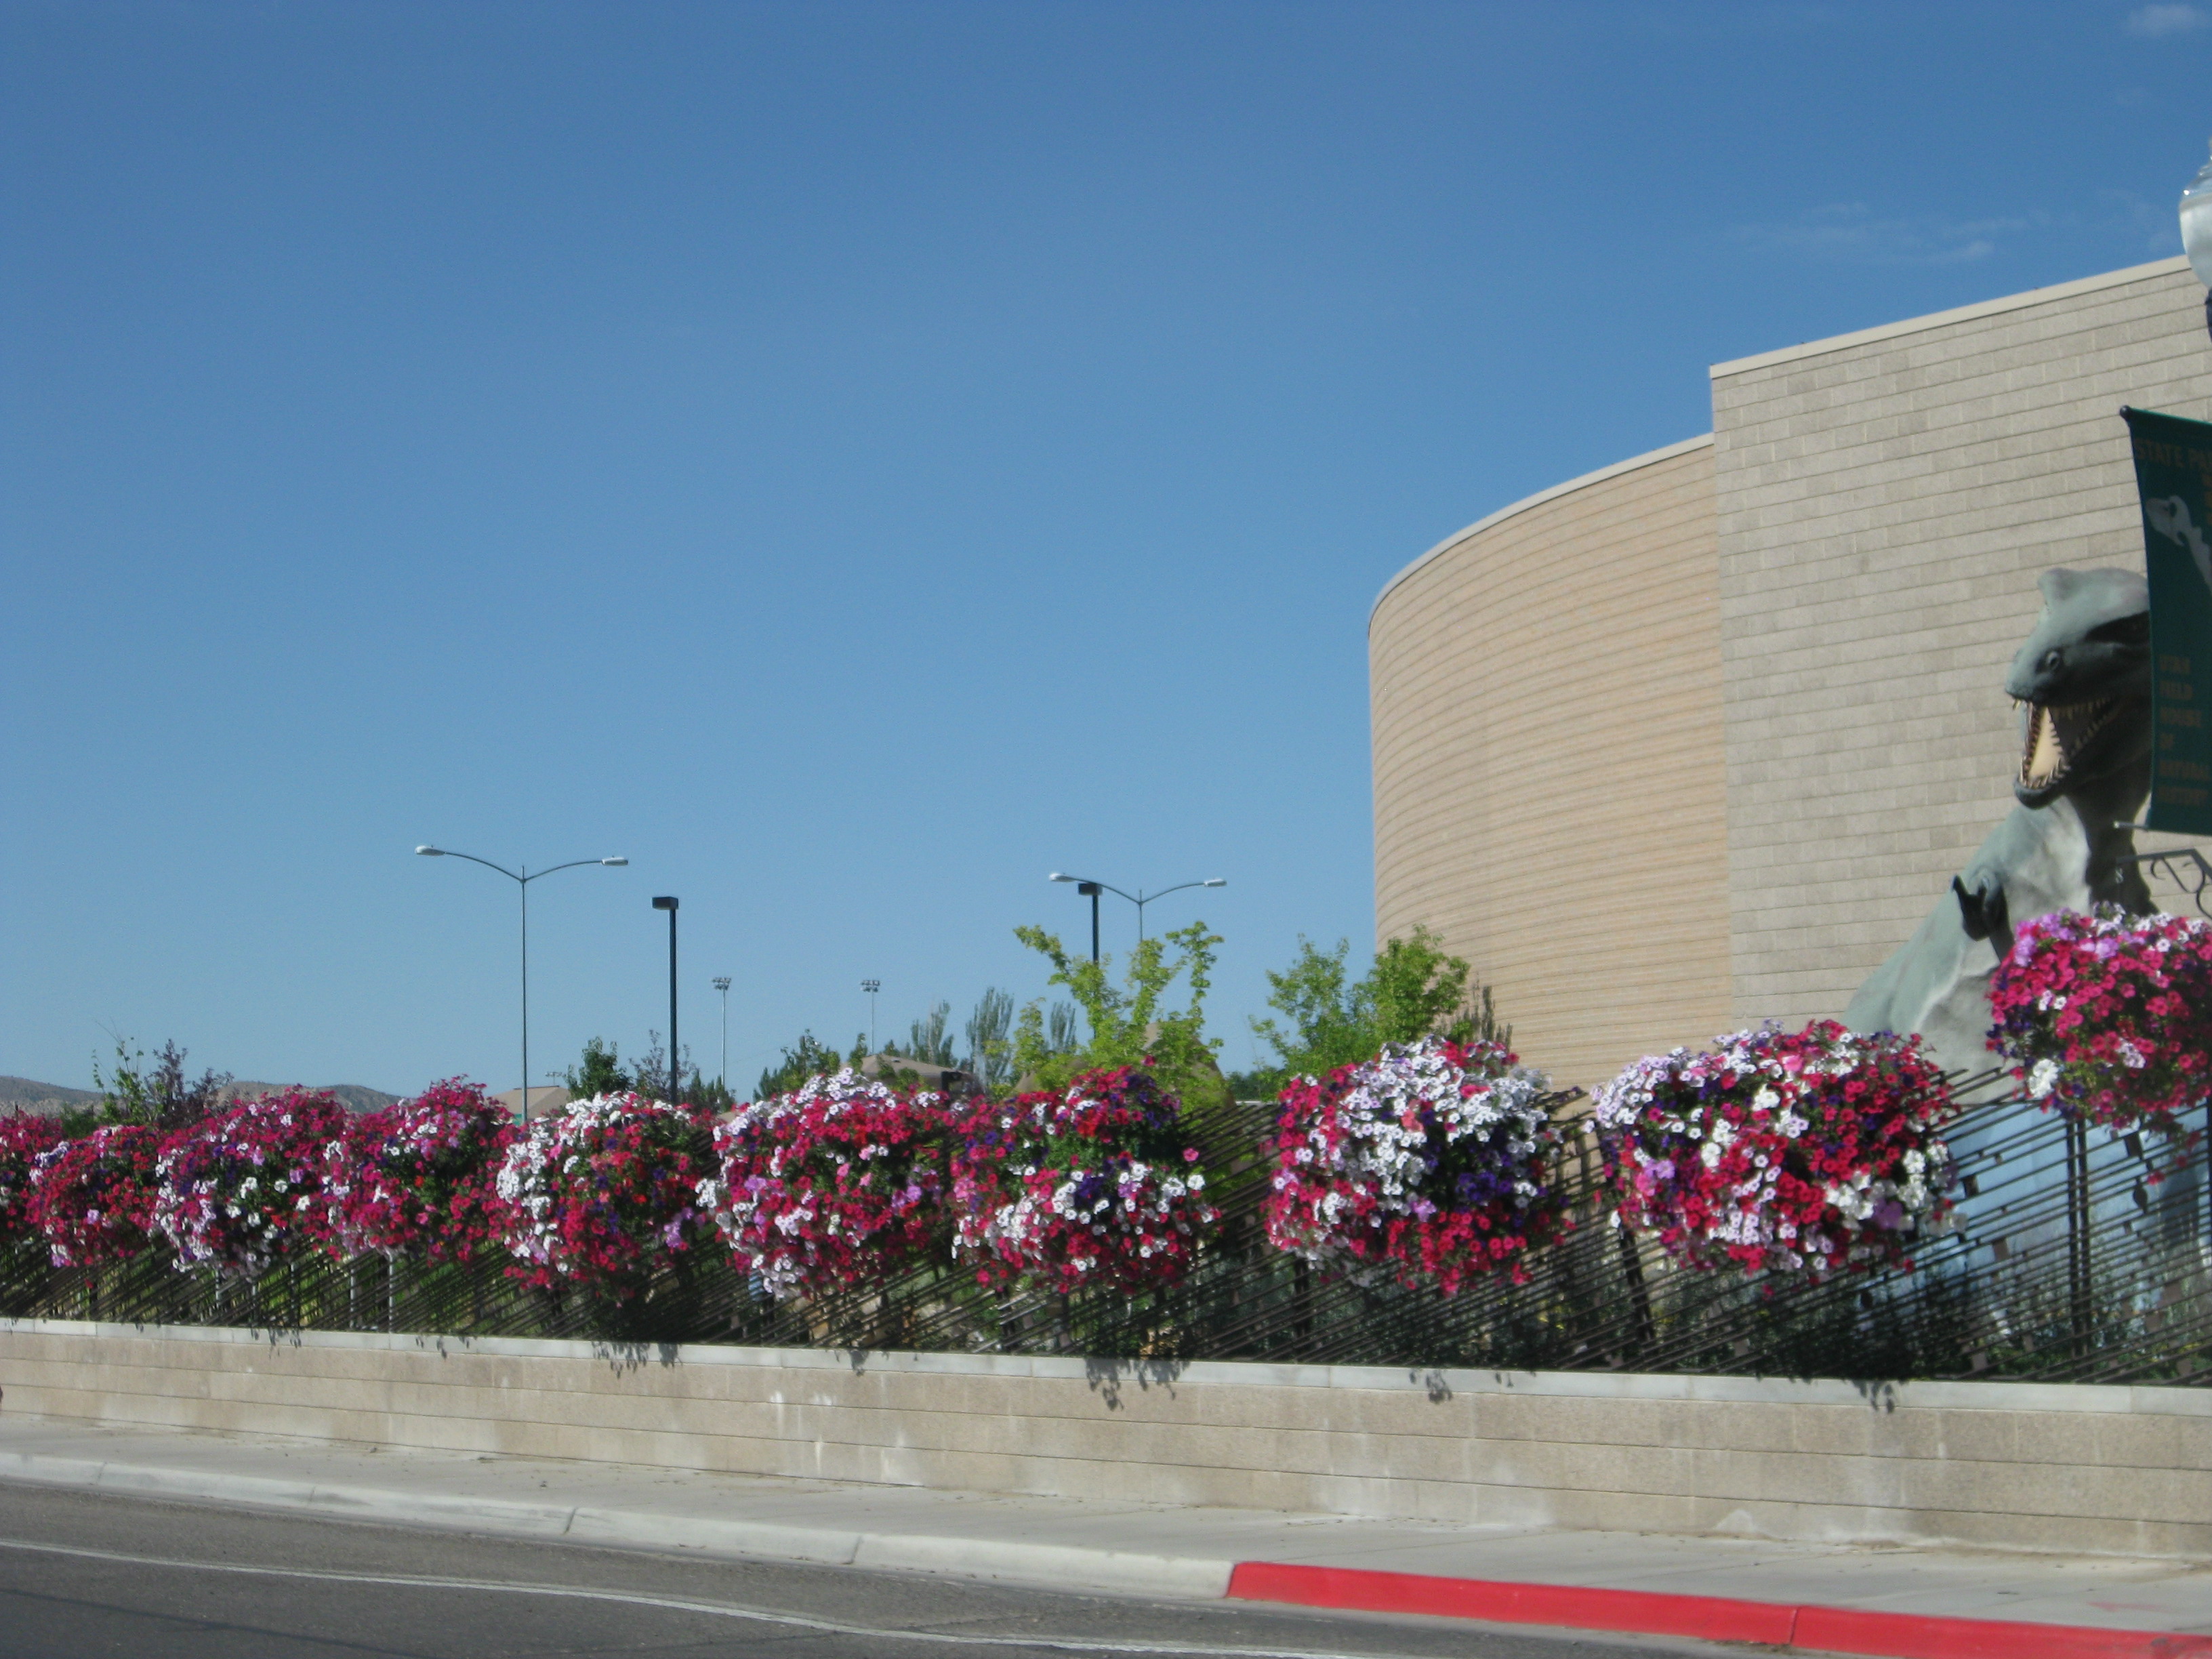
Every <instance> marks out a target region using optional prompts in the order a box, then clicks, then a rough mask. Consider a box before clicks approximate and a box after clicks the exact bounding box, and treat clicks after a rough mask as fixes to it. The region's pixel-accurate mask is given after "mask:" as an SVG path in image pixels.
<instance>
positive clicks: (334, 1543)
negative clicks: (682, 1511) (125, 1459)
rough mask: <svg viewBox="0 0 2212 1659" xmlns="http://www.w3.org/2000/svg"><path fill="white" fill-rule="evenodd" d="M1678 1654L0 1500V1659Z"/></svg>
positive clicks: (1603, 1658)
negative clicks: (117, 1658) (115, 1658)
mask: <svg viewBox="0 0 2212 1659" xmlns="http://www.w3.org/2000/svg"><path fill="white" fill-rule="evenodd" d="M1717 1651H1719V1650H1717V1649H1713V1648H1710V1647H1706V1646H1705V1645H1704V1644H1690V1643H1674V1642H1664V1643H1658V1644H1654V1643H1651V1642H1650V1641H1645V1640H1613V1639H1610V1638H1603V1637H1583V1638H1577V1637H1574V1636H1571V1635H1568V1634H1565V1633H1551V1632H1531V1631H1521V1630H1501V1629H1498V1628H1496V1627H1490V1626H1469V1625H1464V1624H1458V1623H1452V1622H1446V1621H1442V1620H1386V1619H1380V1618H1376V1617H1371V1616H1367V1615H1360V1614H1329V1613H1306V1612H1302V1611H1300V1610H1297V1609H1294V1608H1279V1607H1255V1606H1250V1605H1240V1604H1237V1603H1224V1602H1206V1603H1198V1604H1193V1603H1188V1602H1181V1603H1178V1602H1147V1601H1136V1600H1120V1599H1115V1598H1112V1597H1107V1596H1099V1595H1074V1594H1060V1595H1055V1594H1051V1593H1048V1592H1040V1591H1035V1590H1029V1589H1001V1588H998V1587H994V1586H990V1585H983V1584H975V1583H965V1582H963V1581H960V1580H957V1579H949V1578H934V1577H915V1576H908V1575H904V1574H892V1573H872V1572H863V1571H857V1570H854V1569H850V1568H837V1567H792V1566H782V1565H773V1564H767V1563H753V1562H733V1561H714V1560H708V1559H695V1558H690V1557H684V1556H669V1555H656V1554H645V1553H631V1552H628V1551H617V1550H604V1549H591V1548H584V1547H577V1546H574V1545H566V1544H551V1543H535V1542H525V1541H514V1540H510V1539H499V1538H482V1537H475V1536H470V1535H465V1534H455V1533H441V1532H428V1531H422V1532H417V1531H410V1530H406V1529H402V1528H391V1527H379V1526H356V1525H349V1524H346V1523H343V1522H326V1521H313V1520H302V1519H297V1518H295V1517H292V1516H280V1515H270V1514H261V1513H257V1512H253V1511H249V1510H225V1509H216V1508H210V1507H202V1506H199V1505H189V1504H165V1503H152V1502H147V1501H144V1500H141V1499H137V1498H118V1497H112V1496H106V1495H94V1494H91V1493H80V1492H65V1491H57V1490H52V1489H48V1488H42V1487H35V1486H8V1485H5V1484H0V1659H88V1656H94V1655H107V1654H113V1655H125V1656H129V1659H217V1656H220V1659H370V1656H378V1659H381V1656H386V1655H390V1656H394V1659H400V1656H404V1659H480V1656H481V1659H521V1656H533V1655H556V1654H558V1655H602V1654H608V1655H611V1654H626V1655H652V1656H671V1659H689V1656H693V1655H699V1656H706V1655H714V1656H727V1659H739V1656H747V1659H750V1656H762V1659H765V1656H770V1655H773V1656H775V1659H1023V1656H1028V1655H1038V1656H1043V1655H1069V1656H1082V1655H1086V1654H1095V1655H1101V1656H1112V1655H1121V1654H1127V1655H1154V1656H1163V1659H1165V1656H1188V1659H1210V1656H1215V1655H1226V1656H1243V1659H1263V1656H1283V1659H1338V1656H1342V1659H1443V1656H1454V1659H1460V1656H1465V1659H1571V1656H1575V1655H1588V1656H1590V1659H1634V1656H1638V1655H1660V1654H1681V1653H1696V1652H1705V1653H1713V1652H1717Z"/></svg>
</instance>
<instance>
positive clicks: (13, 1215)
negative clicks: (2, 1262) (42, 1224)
mask: <svg viewBox="0 0 2212 1659" xmlns="http://www.w3.org/2000/svg"><path fill="white" fill-rule="evenodd" d="M61 1139H62V1130H61V1125H59V1124H58V1123H57V1122H55V1121H53V1119H52V1118H50V1117H37V1116H33V1115H32V1114H31V1113H29V1112H10V1113H9V1115H7V1116H5V1117H0V1250H7V1249H13V1248H14V1247H15V1246H17V1245H21V1244H25V1243H29V1242H30V1241H31V1240H33V1239H35V1238H39V1237H41V1235H40V1231H39V1225H38V1223H37V1222H36V1221H34V1220H33V1219H32V1217H31V1171H32V1170H33V1169H34V1168H35V1167H36V1166H37V1164H38V1160H39V1158H40V1154H42V1153H45V1152H52V1150H53V1149H54V1148H55V1147H56V1146H59V1145H61Z"/></svg>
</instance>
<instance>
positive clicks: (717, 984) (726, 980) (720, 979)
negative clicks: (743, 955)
mask: <svg viewBox="0 0 2212 1659" xmlns="http://www.w3.org/2000/svg"><path fill="white" fill-rule="evenodd" d="M707 982H708V984H709V985H711V986H713V987H714V988H715V989H716V990H717V991H726V990H728V989H729V988H730V976H729V975H727V974H717V975H714V978H712V979H710V980H708V981H707Z"/></svg>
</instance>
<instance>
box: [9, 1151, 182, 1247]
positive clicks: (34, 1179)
mask: <svg viewBox="0 0 2212 1659" xmlns="http://www.w3.org/2000/svg"><path fill="white" fill-rule="evenodd" d="M160 1152H161V1132H160V1131H159V1130H158V1129H155V1128H152V1127H149V1126H147V1125H145V1124H141V1123H114V1124H109V1125H108V1126H106V1127H104V1128H99V1129H94V1131H93V1132H92V1133H90V1134H88V1135H84V1136H82V1137H80V1138H79V1139H75V1140H64V1141H63V1142H61V1143H60V1144H59V1145H58V1146H53V1147H52V1148H51V1149H49V1150H48V1151H46V1152H42V1153H40V1155H39V1160H38V1163H37V1165H36V1166H35V1167H34V1168H33V1170H32V1172H31V1190H30V1194H29V1199H28V1208H29V1212H30V1218H31V1221H32V1224H33V1225H35V1226H36V1227H37V1228H38V1230H39V1231H40V1233H41V1234H42V1235H44V1237H45V1238H46V1249H47V1251H48V1253H49V1255H51V1256H52V1260H53V1264H54V1266H56V1267H99V1266H101V1265H102V1264H104V1263H106V1262H110V1261H127V1260H129V1259H130V1258H131V1257H132V1256H134V1255H137V1254H138V1253H139V1252H140V1251H141V1250H143V1249H145V1248H146V1243H147V1234H148V1232H149V1231H150V1230H151V1228H152V1227H153V1225H154V1200H155V1194H156V1192H157V1191H158V1188H157V1187H156V1184H155V1159H156V1158H157V1157H158V1156H159V1154H160Z"/></svg>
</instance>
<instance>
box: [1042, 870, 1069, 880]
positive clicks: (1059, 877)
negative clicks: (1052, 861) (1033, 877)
mask: <svg viewBox="0 0 2212 1659" xmlns="http://www.w3.org/2000/svg"><path fill="white" fill-rule="evenodd" d="M1045 879H1046V880H1047V881H1073V880H1074V879H1075V878H1074V877H1073V876H1063V875H1061V874H1060V872H1059V871H1057V870H1055V871H1054V872H1052V873H1051V874H1050V875H1049V876H1047V877H1046V878H1045Z"/></svg>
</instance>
